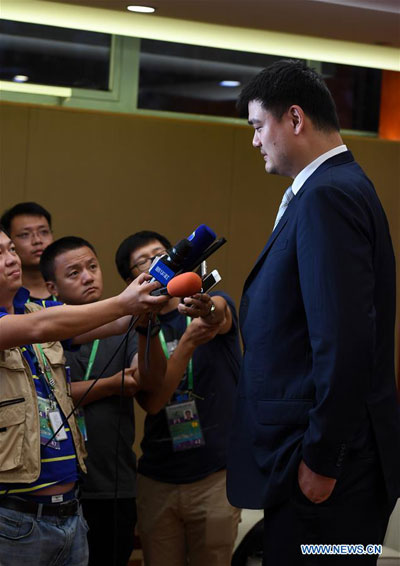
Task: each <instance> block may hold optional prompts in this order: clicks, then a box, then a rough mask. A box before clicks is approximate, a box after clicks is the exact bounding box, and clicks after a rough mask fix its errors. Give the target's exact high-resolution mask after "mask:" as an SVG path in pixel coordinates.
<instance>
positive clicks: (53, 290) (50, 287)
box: [46, 281, 58, 297]
mask: <svg viewBox="0 0 400 566" xmlns="http://www.w3.org/2000/svg"><path fill="white" fill-rule="evenodd" d="M46 287H47V289H48V291H49V294H50V295H54V296H55V297H58V289H57V285H56V284H55V282H54V281H46Z"/></svg>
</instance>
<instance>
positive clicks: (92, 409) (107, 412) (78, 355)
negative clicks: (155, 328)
mask: <svg viewBox="0 0 400 566" xmlns="http://www.w3.org/2000/svg"><path fill="white" fill-rule="evenodd" d="M122 340H123V336H111V337H109V338H104V339H103V340H100V343H99V347H98V350H97V355H96V359H95V362H94V364H93V368H92V371H91V375H90V377H89V379H94V378H96V377H98V376H99V375H100V373H101V372H102V370H103V368H104V367H105V365H106V364H107V362H108V361H109V360H110V358H111V356H112V355H113V354H114V352H115V350H116V349H117V347H118V346H119V344H120V343H121V341H122ZM91 350H92V343H90V344H84V345H83V346H81V348H80V350H79V351H77V352H65V355H66V358H67V362H66V365H69V366H70V368H71V379H72V381H83V378H84V375H85V373H86V368H87V365H88V362H89V356H90V352H91ZM136 351H137V338H136V334H135V333H132V334H131V336H130V337H129V339H128V346H127V352H126V357H125V355H124V354H125V345H123V346H122V347H121V348H120V350H119V351H118V353H117V355H116V357H115V358H114V359H113V361H112V362H111V364H110V366H109V367H108V369H107V370H106V372H105V375H104V377H110V376H112V375H114V374H116V373H118V372H119V371H121V370H122V369H123V368H124V367H125V368H126V367H129V366H130V363H131V361H132V358H133V356H134V355H135V353H136ZM100 379H102V378H100ZM94 387H96V386H94ZM83 410H84V414H85V421H86V428H87V436H88V440H87V442H86V449H87V452H88V458H87V459H86V461H85V463H86V466H87V474H86V475H84V478H83V484H82V495H83V497H85V498H90V499H111V498H113V497H114V490H115V475H116V473H115V467H116V446H117V433H118V424H119V419H121V422H120V434H119V447H118V497H119V498H129V497H136V456H135V453H134V452H133V450H132V444H133V442H134V439H135V416H134V411H133V399H132V398H130V397H120V396H117V395H115V396H112V397H104V398H103V399H99V400H98V401H94V402H93V403H89V404H87V405H85V406H84V407H83Z"/></svg>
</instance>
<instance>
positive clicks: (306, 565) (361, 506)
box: [263, 459, 395, 566]
mask: <svg viewBox="0 0 400 566" xmlns="http://www.w3.org/2000/svg"><path fill="white" fill-rule="evenodd" d="M394 504H395V501H388V497H387V495H386V491H385V488H384V482H383V478H382V475H381V471H380V467H379V465H378V463H377V462H376V461H375V460H373V459H370V460H369V459H364V460H360V459H358V460H353V461H351V460H350V461H349V462H348V463H347V466H345V467H344V469H343V472H342V475H341V477H340V478H339V479H338V481H337V483H336V486H335V488H334V490H333V492H332V494H331V496H330V497H329V498H328V499H327V500H326V501H325V502H323V503H320V504H314V503H312V502H311V501H309V500H308V499H307V498H306V497H305V496H304V495H303V493H302V492H301V490H300V488H299V486H298V483H297V482H296V484H295V485H294V487H293V491H292V494H291V497H290V499H289V500H288V501H286V502H285V503H283V504H282V505H279V506H276V507H273V508H270V509H266V510H265V520H264V560H263V566H296V565H297V564H298V565H299V566H300V565H301V566H319V565H322V566H324V565H325V564H326V565H327V566H341V565H343V566H345V565H351V566H358V565H360V566H367V565H368V566H371V565H372V564H376V561H377V559H378V557H379V555H377V554H374V555H360V554H352V555H339V554H335V555H329V556H327V555H321V554H320V555H304V554H302V552H301V547H300V545H301V544H327V545H360V546H361V545H364V547H366V546H367V545H371V544H382V543H383V538H384V536H385V532H386V528H387V524H388V521H389V517H390V513H391V512H392V510H393V507H394Z"/></svg>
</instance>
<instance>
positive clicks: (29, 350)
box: [0, 287, 78, 494]
mask: <svg viewBox="0 0 400 566" xmlns="http://www.w3.org/2000/svg"><path fill="white" fill-rule="evenodd" d="M28 301H29V291H28V290H27V289H25V288H23V287H21V289H19V291H18V292H17V293H16V295H15V297H14V301H13V304H14V312H15V314H16V315H19V314H24V312H25V304H26V303H27V302H28ZM44 302H45V304H44V305H43V306H44V307H52V306H60V305H61V304H62V303H59V302H57V301H47V300H46V301H44ZM7 314H8V313H7V311H6V310H5V308H4V307H0V318H1V317H3V316H6V315H7ZM63 346H64V347H66V348H68V347H69V346H70V341H65V342H63ZM21 351H22V353H23V356H24V358H25V360H26V361H27V363H28V365H29V369H30V371H31V374H32V377H33V382H34V384H35V388H36V394H37V396H38V398H41V399H45V400H47V399H49V396H50V390H49V385H48V384H47V381H46V378H45V376H44V375H43V373H42V372H41V369H40V366H39V364H38V360H37V358H36V355H35V352H34V349H33V347H32V345H31V344H27V345H25V346H22V347H21ZM57 407H58V410H59V411H60V413H61V415H62V417H64V418H63V421H64V420H65V415H63V413H62V411H61V408H60V407H59V405H58V403H57ZM38 410H39V405H38ZM64 428H65V431H66V433H67V439H66V440H62V441H60V442H53V443H49V444H48V445H46V444H45V443H43V444H42V443H41V445H40V459H41V470H40V476H39V478H38V479H37V480H36V481H35V482H33V483H30V484H9V483H7V484H2V483H0V494H2V493H5V492H8V493H21V494H23V493H29V492H35V491H37V490H39V489H42V488H44V487H48V486H49V485H55V484H58V483H60V484H61V483H70V482H75V481H77V479H78V465H77V457H76V451H75V447H74V443H73V439H72V434H71V430H70V428H69V427H68V426H65V427H64Z"/></svg>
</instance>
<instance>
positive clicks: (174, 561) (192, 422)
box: [116, 231, 240, 566]
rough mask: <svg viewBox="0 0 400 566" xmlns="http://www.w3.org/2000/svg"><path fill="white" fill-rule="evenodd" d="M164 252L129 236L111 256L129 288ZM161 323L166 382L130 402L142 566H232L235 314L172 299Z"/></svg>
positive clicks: (199, 299) (212, 304)
mask: <svg viewBox="0 0 400 566" xmlns="http://www.w3.org/2000/svg"><path fill="white" fill-rule="evenodd" d="M170 247H171V246H170V242H169V241H168V240H167V239H166V238H165V237H164V236H162V235H161V234H158V233H156V232H150V231H143V232H138V233H136V234H133V235H132V236H129V237H128V238H126V239H125V240H124V241H123V242H122V243H121V245H120V247H119V249H118V251H117V254H116V263H117V268H118V271H119V273H120V275H121V277H122V278H123V279H124V281H125V282H126V283H130V282H132V281H135V280H136V279H137V278H139V277H141V276H142V274H143V272H146V271H148V270H149V268H150V265H151V262H152V260H153V259H154V257H155V256H162V255H163V254H164V253H165V252H166V250H167V249H169V248H170ZM189 275H193V274H189V273H186V274H183V275H178V276H177V277H176V279H175V280H174V279H172V280H171V282H170V283H169V284H168V290H169V291H170V292H171V294H177V295H179V290H178V289H177V288H178V278H182V279H181V281H182V288H183V287H185V285H187V284H189V283H190V282H189V281H188V278H187V276H189ZM183 282H184V283H185V285H184V284H183ZM172 283H174V285H172ZM185 290H186V292H185V293H184V294H187V287H185ZM194 290H195V288H193V289H192V291H194ZM158 318H159V321H160V327H159V328H155V330H154V332H159V336H160V341H161V344H162V346H163V348H164V351H165V354H166V356H167V357H168V362H167V371H166V375H165V379H164V383H163V386H162V387H161V388H160V389H159V391H158V392H157V393H155V392H152V393H146V392H141V391H139V392H138V393H137V394H136V399H137V401H138V402H139V403H140V404H141V405H142V407H143V408H144V409H145V410H146V411H147V413H148V415H147V417H146V421H145V433H144V439H143V442H142V445H141V447H142V451H143V455H142V457H141V458H140V459H139V465H138V473H139V474H138V482H137V486H138V493H137V511H138V528H139V534H140V537H141V541H142V547H143V552H144V558H145V563H146V566H185V565H186V563H187V560H189V562H190V564H191V566H204V564H207V566H217V565H220V564H230V561H231V554H232V549H233V544H234V540H235V538H236V533H237V525H238V522H239V516H240V512H239V510H238V509H235V508H233V507H232V506H231V505H230V504H229V503H228V501H227V498H226V484H225V468H226V444H227V436H228V431H229V428H230V424H231V415H232V410H233V397H234V393H235V388H236V381H237V377H238V372H239V364H240V347H239V340H238V327H237V315H236V310H235V307H234V304H233V301H232V299H231V298H230V297H229V296H228V295H226V294H225V293H221V292H218V293H216V294H212V296H209V295H207V294H200V293H195V294H194V295H193V296H192V297H188V298H185V299H184V303H183V304H182V303H181V301H180V298H179V296H177V297H171V298H170V299H169V300H168V302H167V303H166V304H165V305H164V306H163V307H162V309H161V310H160V312H159V315H158ZM188 415H190V416H191V418H190V419H188ZM185 417H186V418H185Z"/></svg>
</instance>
